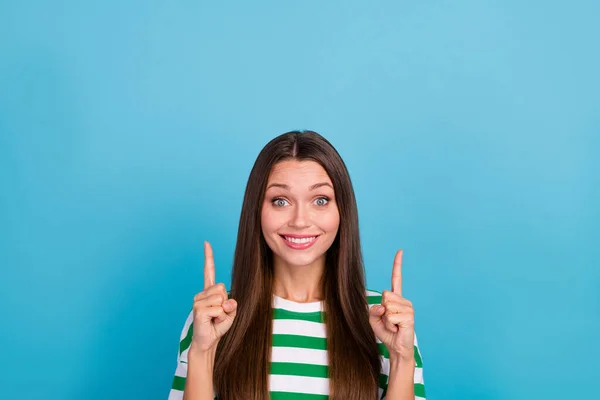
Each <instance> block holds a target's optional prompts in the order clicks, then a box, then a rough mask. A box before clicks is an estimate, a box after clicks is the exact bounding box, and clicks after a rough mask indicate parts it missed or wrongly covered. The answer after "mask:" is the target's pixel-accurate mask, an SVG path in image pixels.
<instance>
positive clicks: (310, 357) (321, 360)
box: [271, 347, 328, 365]
mask: <svg viewBox="0 0 600 400" xmlns="http://www.w3.org/2000/svg"><path fill="white" fill-rule="evenodd" d="M271 361H272V362H288V363H300V364H315V365H327V364H328V361H327V350H315V349H300V348H296V347H273V348H272V351H271Z"/></svg>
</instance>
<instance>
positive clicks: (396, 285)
mask: <svg viewBox="0 0 600 400" xmlns="http://www.w3.org/2000/svg"><path fill="white" fill-rule="evenodd" d="M392 292H394V293H396V294H398V295H400V296H402V250H398V252H397V253H396V257H394V267H393V269H392Z"/></svg>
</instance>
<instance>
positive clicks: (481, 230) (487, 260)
mask: <svg viewBox="0 0 600 400" xmlns="http://www.w3.org/2000/svg"><path fill="white" fill-rule="evenodd" d="M599 14H600V6H599V3H598V2H596V1H592V0H589V1H572V2H558V1H528V2H523V1H516V0H513V1H475V0H469V1H460V2H455V1H376V2H367V1H363V2H361V1H320V2H315V1H303V2H297V1H296V2H282V1H271V2H261V1H253V2H240V1H238V2H214V1H213V2H207V1H202V0H196V1H191V0H176V1H154V0H150V1H148V0H147V1H114V0H109V1H102V2H81V1H53V2H42V1H16V0H12V1H11V0H8V1H7V0H3V1H2V2H1V3H0V267H1V275H0V277H1V283H0V301H1V317H0V321H1V329H0V338H1V341H0V344H1V347H0V385H1V386H0V398H2V399H50V400H55V399H56V400H59V399H90V400H96V399H165V398H166V396H167V394H168V391H169V387H170V384H171V380H172V376H173V373H174V371H175V361H176V356H177V350H178V340H179V334H180V330H181V328H182V324H183V322H184V320H185V318H186V315H187V313H188V310H189V309H190V307H191V301H192V297H193V295H194V294H195V293H196V292H198V291H200V290H201V288H202V286H201V285H202V265H203V252H202V242H203V241H204V240H210V241H211V242H212V244H213V246H214V248H215V256H216V265H217V279H218V280H219V281H223V282H225V283H226V284H228V283H229V274H230V266H231V262H232V258H233V257H232V256H233V251H234V245H235V239H236V233H237V223H238V218H239V212H240V207H241V201H242V196H243V191H244V187H245V184H246V180H247V177H248V174H249V172H250V168H251V167H252V164H253V162H254V160H255V158H256V156H257V154H258V152H259V151H260V149H261V148H262V147H263V146H264V145H265V144H266V143H267V142H268V141H269V140H270V139H271V138H272V137H274V136H276V135H278V134H280V133H283V132H286V131H289V130H292V129H312V130H316V131H318V132H320V133H321V134H323V135H324V136H325V137H327V138H328V139H329V140H330V141H331V142H332V143H333V144H334V145H335V146H336V147H337V148H338V150H339V152H340V153H341V154H342V156H343V157H344V159H345V161H346V163H347V165H348V167H349V170H350V173H351V177H352V179H353V182H354V185H355V190H356V194H357V198H358V205H359V214H360V223H361V237H362V244H363V250H364V257H365V262H366V268H367V277H368V286H369V287H370V288H373V289H377V290H383V289H386V288H389V287H390V278H391V269H392V260H393V256H394V253H395V251H396V250H397V249H399V248H403V249H404V251H405V257H404V293H405V296H406V297H407V298H409V299H410V300H412V301H413V303H414V305H415V308H416V320H417V333H418V335H419V339H420V346H421V349H422V352H423V359H424V376H425V383H426V389H427V393H428V399H452V400H454V399H457V400H458V399H567V398H569V399H571V398H573V399H574V398H577V399H583V398H594V397H595V396H599V395H598V393H597V392H598V390H597V389H598V386H597V385H598V382H599V381H600V367H599V366H598V365H597V359H598V357H600V346H599V344H598V337H600V295H599V293H600V272H599V266H600V263H599V261H598V259H599V257H600V250H599V249H600V229H599V224H600V179H599V175H600V161H599V160H598V158H599V157H600V112H599V110H600V105H599V103H600V96H599V93H600V79H599V78H598V71H600V56H599V52H598V39H599V38H600V28H599V27H598V24H597V20H598V15H599Z"/></svg>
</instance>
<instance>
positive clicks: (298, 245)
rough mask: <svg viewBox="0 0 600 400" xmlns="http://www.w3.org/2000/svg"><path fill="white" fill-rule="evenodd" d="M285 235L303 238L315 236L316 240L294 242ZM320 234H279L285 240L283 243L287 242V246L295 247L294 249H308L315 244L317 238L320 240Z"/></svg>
mask: <svg viewBox="0 0 600 400" xmlns="http://www.w3.org/2000/svg"><path fill="white" fill-rule="evenodd" d="M284 236H287V237H291V238H294V239H302V238H310V237H314V238H315V240H313V241H312V242H308V243H292V242H290V241H288V240H286V239H285V237H284ZM319 236H320V235H279V237H281V240H283V243H285V244H286V246H288V247H289V248H291V249H294V250H305V249H308V248H309V247H311V246H312V245H313V244H315V242H316V241H317V240H319Z"/></svg>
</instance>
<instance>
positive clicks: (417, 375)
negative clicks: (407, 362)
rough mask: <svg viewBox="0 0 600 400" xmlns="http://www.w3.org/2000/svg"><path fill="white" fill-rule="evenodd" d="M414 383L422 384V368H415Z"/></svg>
mask: <svg viewBox="0 0 600 400" xmlns="http://www.w3.org/2000/svg"><path fill="white" fill-rule="evenodd" d="M415 383H420V384H423V368H415Z"/></svg>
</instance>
